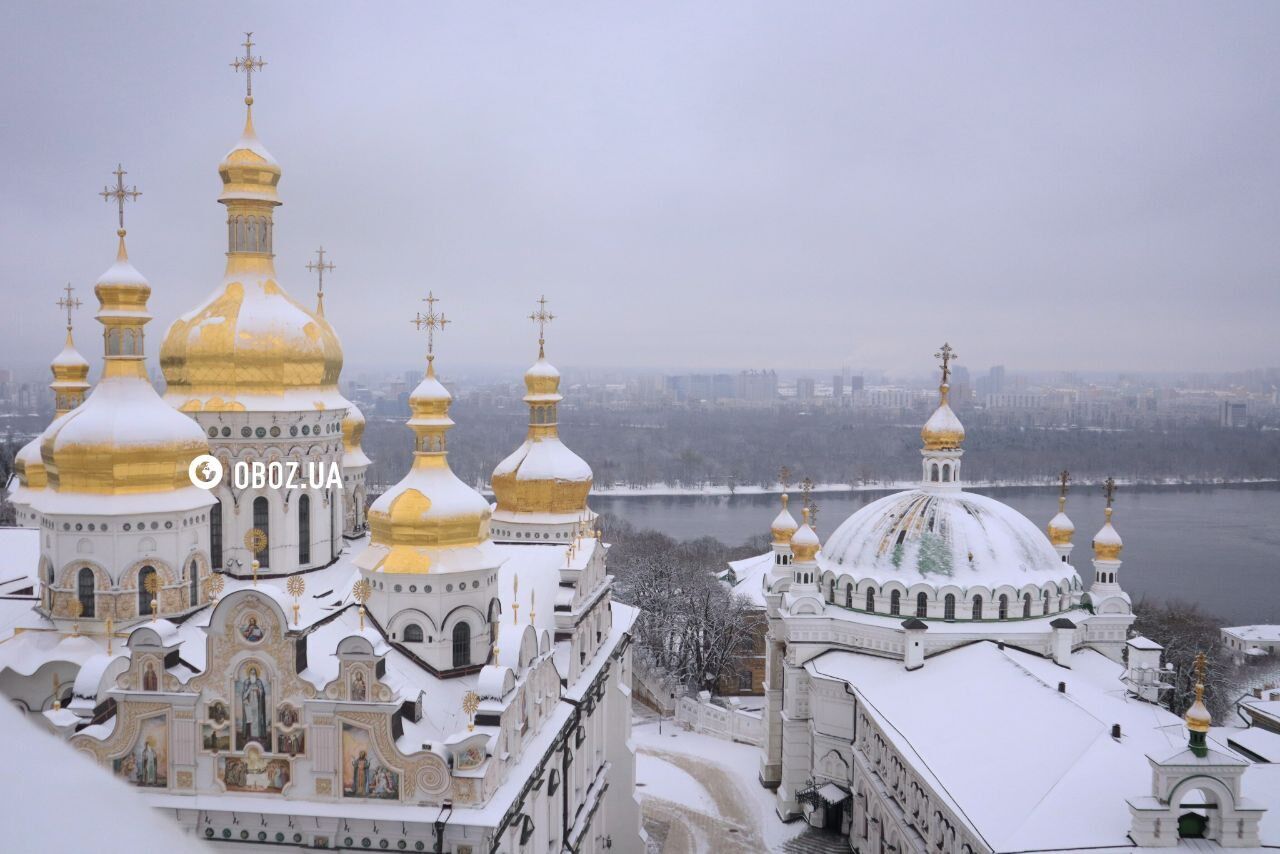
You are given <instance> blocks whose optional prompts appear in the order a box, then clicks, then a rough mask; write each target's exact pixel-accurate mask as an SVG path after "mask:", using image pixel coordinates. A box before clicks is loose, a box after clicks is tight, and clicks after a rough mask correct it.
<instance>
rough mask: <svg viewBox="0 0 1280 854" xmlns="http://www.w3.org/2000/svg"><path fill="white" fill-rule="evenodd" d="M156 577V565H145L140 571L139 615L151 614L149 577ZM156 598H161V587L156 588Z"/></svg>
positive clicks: (146, 615)
mask: <svg viewBox="0 0 1280 854" xmlns="http://www.w3.org/2000/svg"><path fill="white" fill-rule="evenodd" d="M155 577H156V568H155V567H154V566H144V567H143V568H142V571H141V572H139V573H138V616H140V617H148V616H150V615H151V613H152V611H151V593H150V592H149V591H148V590H147V579H149V578H155ZM155 598H157V599H159V598H160V591H159V589H157V590H156V594H155Z"/></svg>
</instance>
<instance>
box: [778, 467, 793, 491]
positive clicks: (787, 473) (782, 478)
mask: <svg viewBox="0 0 1280 854" xmlns="http://www.w3.org/2000/svg"><path fill="white" fill-rule="evenodd" d="M778 483H780V484H782V491H783V492H786V491H787V490H788V489H790V488H791V469H789V468H787V467H786V466H783V467H782V468H780V469H778Z"/></svg>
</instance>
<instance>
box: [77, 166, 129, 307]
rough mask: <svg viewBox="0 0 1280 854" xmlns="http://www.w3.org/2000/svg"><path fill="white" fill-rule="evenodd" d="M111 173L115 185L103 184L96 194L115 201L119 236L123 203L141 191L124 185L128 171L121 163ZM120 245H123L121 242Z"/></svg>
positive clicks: (122, 230)
mask: <svg viewBox="0 0 1280 854" xmlns="http://www.w3.org/2000/svg"><path fill="white" fill-rule="evenodd" d="M112 174H113V175H115V176H116V185H115V186H114V187H108V186H103V188H102V192H101V193H99V194H98V195H99V196H102V198H103V200H104V201H107V202H115V203H116V211H117V213H118V215H119V217H120V228H119V230H118V231H117V232H116V234H117V235H119V236H120V237H124V233H125V232H124V203H125V202H136V201H137V200H138V196H141V195H142V193H141V192H140V191H139V190H138V187H137V185H134V186H133V187H129V188H126V187H125V185H124V176H125V175H128V174H129V173H128V172H126V171H124V166H123V165H121V164H119V163H117V164H116V171H115V172H113V173H112ZM121 245H122V246H123V245H124V244H123V242H122V243H121ZM68 287H69V286H68Z"/></svg>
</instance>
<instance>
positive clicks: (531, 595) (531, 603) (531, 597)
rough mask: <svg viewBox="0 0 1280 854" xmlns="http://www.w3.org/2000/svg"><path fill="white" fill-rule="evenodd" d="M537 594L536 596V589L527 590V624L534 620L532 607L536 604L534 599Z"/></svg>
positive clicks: (531, 623)
mask: <svg viewBox="0 0 1280 854" xmlns="http://www.w3.org/2000/svg"><path fill="white" fill-rule="evenodd" d="M537 596H538V591H537V590H530V591H529V625H533V621H534V619H535V615H534V613H533V609H534V608H536V607H537V604H536V603H535V602H534V600H535V599H536V598H537Z"/></svg>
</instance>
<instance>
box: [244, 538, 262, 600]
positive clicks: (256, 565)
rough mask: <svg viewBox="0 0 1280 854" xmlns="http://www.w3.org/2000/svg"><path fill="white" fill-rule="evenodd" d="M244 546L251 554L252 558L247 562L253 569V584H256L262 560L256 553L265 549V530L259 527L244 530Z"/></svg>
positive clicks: (260, 552)
mask: <svg viewBox="0 0 1280 854" xmlns="http://www.w3.org/2000/svg"><path fill="white" fill-rule="evenodd" d="M244 547H245V548H246V549H248V550H249V554H251V555H253V560H251V561H250V562H249V568H250V569H251V570H253V586H254V587H257V586H258V570H259V569H260V568H261V567H262V561H261V560H260V559H259V558H258V555H260V554H262V553H263V552H264V551H266V550H267V532H266V531H264V530H262V529H261V528H250V529H249V530H247V531H245V532H244Z"/></svg>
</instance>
